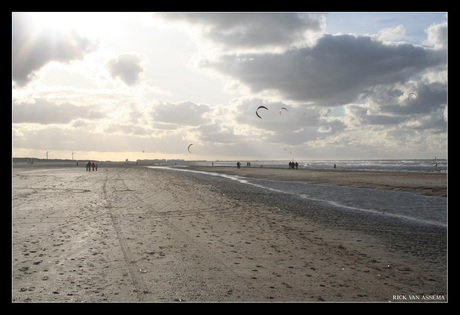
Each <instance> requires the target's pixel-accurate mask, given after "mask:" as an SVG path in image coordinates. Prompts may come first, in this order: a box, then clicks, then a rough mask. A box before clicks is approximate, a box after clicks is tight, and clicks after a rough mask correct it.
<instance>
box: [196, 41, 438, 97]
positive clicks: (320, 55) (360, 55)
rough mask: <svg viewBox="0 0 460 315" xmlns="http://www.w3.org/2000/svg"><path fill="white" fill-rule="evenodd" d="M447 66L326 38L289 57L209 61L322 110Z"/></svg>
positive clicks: (257, 87) (412, 49)
mask: <svg viewBox="0 0 460 315" xmlns="http://www.w3.org/2000/svg"><path fill="white" fill-rule="evenodd" d="M442 62H445V58H444V57H443V55H442V54H439V53H437V52H436V51H433V50H429V49H425V48H422V47H416V46H413V45H410V44H400V45H385V44H383V43H381V42H379V41H375V40H372V39H371V38H370V37H367V36H360V37H355V36H351V35H338V36H332V35H325V36H323V37H322V38H321V39H319V40H318V42H317V44H316V46H314V47H306V48H294V49H290V50H288V51H286V52H283V53H260V54H257V53H250V54H226V55H223V56H222V57H220V58H219V59H217V60H216V61H213V60H203V61H202V62H201V64H200V66H201V67H203V68H211V69H214V70H216V71H217V72H219V73H221V74H224V75H226V76H228V77H230V78H232V79H234V80H238V81H239V82H240V83H241V84H243V85H245V86H247V87H249V88H250V90H251V91H252V92H253V93H260V92H263V91H273V92H276V93H279V94H280V95H281V96H282V97H284V98H287V99H290V100H294V101H301V102H312V103H314V104H316V105H322V106H335V105H341V104H347V103H350V102H352V101H354V100H356V98H357V97H358V95H359V94H360V93H362V92H363V90H364V89H366V88H369V87H371V86H374V85H379V84H386V83H392V82H404V81H406V80H408V79H409V78H410V77H411V76H413V75H416V74H418V73H421V72H422V71H424V70H426V69H427V68H429V67H433V66H436V65H438V64H440V63H442Z"/></svg>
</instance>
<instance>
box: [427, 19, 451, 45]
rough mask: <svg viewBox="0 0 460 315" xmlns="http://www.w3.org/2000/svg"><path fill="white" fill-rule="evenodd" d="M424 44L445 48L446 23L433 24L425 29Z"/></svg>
mask: <svg viewBox="0 0 460 315" xmlns="http://www.w3.org/2000/svg"><path fill="white" fill-rule="evenodd" d="M425 32H426V33H427V35H428V36H427V39H426V41H425V42H424V44H426V45H430V46H433V47H434V48H435V49H445V48H447V24H446V23H441V24H433V25H431V26H430V27H429V28H428V29H427V30H426V31H425Z"/></svg>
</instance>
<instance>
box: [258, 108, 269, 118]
mask: <svg viewBox="0 0 460 315" xmlns="http://www.w3.org/2000/svg"><path fill="white" fill-rule="evenodd" d="M261 108H263V109H266V110H268V108H267V107H265V106H263V105H262V106H259V107H257V109H256V115H257V117H259V118H260V119H262V117H260V115H259V113H258V112H257V111H258V110H259V109H261Z"/></svg>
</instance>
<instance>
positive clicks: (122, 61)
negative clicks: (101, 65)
mask: <svg viewBox="0 0 460 315" xmlns="http://www.w3.org/2000/svg"><path fill="white" fill-rule="evenodd" d="M142 59H143V58H142V57H141V56H138V55H136V54H124V55H120V56H118V57H117V58H115V59H112V60H110V61H109V62H108V63H107V67H108V69H109V72H110V75H111V76H112V77H113V78H116V77H118V78H120V79H121V80H122V81H123V82H124V83H125V84H127V85H134V84H136V83H137V82H138V80H139V76H140V74H141V73H142V72H143V71H144V69H143V68H142V65H141V62H142Z"/></svg>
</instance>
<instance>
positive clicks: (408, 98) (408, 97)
mask: <svg viewBox="0 0 460 315" xmlns="http://www.w3.org/2000/svg"><path fill="white" fill-rule="evenodd" d="M411 95H414V96H415V97H414V98H417V94H415V93H414V92H411V93H409V95H408V96H407V100H408V101H410V96H411Z"/></svg>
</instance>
